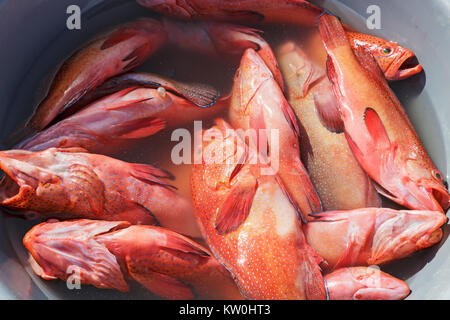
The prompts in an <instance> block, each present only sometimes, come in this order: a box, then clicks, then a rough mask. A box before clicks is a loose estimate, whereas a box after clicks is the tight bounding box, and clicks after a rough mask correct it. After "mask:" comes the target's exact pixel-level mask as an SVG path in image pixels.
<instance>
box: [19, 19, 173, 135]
mask: <svg viewBox="0 0 450 320" xmlns="http://www.w3.org/2000/svg"><path fill="white" fill-rule="evenodd" d="M166 40H167V35H166V32H165V30H164V28H163V26H162V25H161V23H160V22H159V21H157V20H154V19H151V18H141V19H138V20H136V21H132V22H129V23H125V24H123V25H120V26H118V27H117V28H115V29H114V30H112V31H110V32H107V33H106V34H104V35H102V36H100V37H98V38H97V39H95V40H93V41H92V42H90V43H89V44H88V45H86V46H85V47H84V48H82V49H80V50H79V51H77V52H76V53H75V54H73V55H72V56H71V57H70V58H69V59H67V60H66V61H65V62H64V64H63V65H62V66H61V67H60V68H59V70H58V72H57V73H56V76H55V77H54V79H53V81H52V84H51V87H50V89H49V92H48V94H47V96H46V97H45V99H44V100H43V101H42V102H41V103H40V104H39V105H38V106H37V108H36V110H35V112H34V114H33V115H32V117H31V118H30V120H29V121H28V123H27V124H26V126H25V128H24V129H23V130H22V131H21V132H17V133H16V136H23V137H26V136H29V135H30V134H33V133H35V132H36V131H40V130H42V129H44V128H45V127H46V126H47V125H48V124H50V122H51V121H52V120H53V119H54V118H55V117H56V116H57V115H58V114H59V113H60V112H61V111H63V110H64V109H66V108H69V107H70V106H71V105H72V104H74V103H76V102H77V101H78V100H79V99H80V98H82V97H83V96H84V95H85V94H86V93H87V92H89V91H91V90H92V89H94V88H95V87H97V86H98V85H100V84H102V83H103V82H104V81H105V80H106V79H108V78H110V77H113V76H115V75H118V74H121V73H125V72H127V71H129V70H131V69H133V68H135V67H137V66H139V65H140V64H142V63H143V62H144V61H145V60H146V59H147V58H148V57H150V56H151V55H152V54H153V53H154V52H155V51H156V50H158V49H159V48H160V47H161V46H162V45H163V44H164V43H165V42H166Z"/></svg>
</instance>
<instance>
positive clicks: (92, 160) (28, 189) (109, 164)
mask: <svg viewBox="0 0 450 320" xmlns="http://www.w3.org/2000/svg"><path fill="white" fill-rule="evenodd" d="M85 151H86V150H84V149H81V148H67V149H56V148H51V149H46V150H44V151H40V152H31V151H25V150H10V151H1V152H0V169H1V170H3V171H4V172H5V173H6V175H5V176H4V177H3V178H2V179H1V181H0V206H3V207H6V208H9V209H13V210H22V211H31V212H36V213H38V214H40V215H41V216H43V217H47V218H53V217H54V218H61V219H69V218H88V219H101V220H114V221H120V220H124V221H129V222H130V223H132V224H150V225H161V226H163V227H166V228H169V229H171V230H174V231H176V232H180V233H183V234H186V235H190V236H193V237H201V234H200V231H199V229H198V226H197V223H196V221H195V218H194V214H193V210H192V206H191V203H190V201H189V200H187V199H185V198H182V197H180V196H179V195H177V193H175V192H174V191H173V190H172V188H171V186H169V185H168V184H167V183H166V182H164V181H163V180H161V178H168V177H170V176H169V175H168V173H166V172H163V171H161V170H159V169H157V168H154V167H152V166H150V165H145V164H134V163H126V162H123V161H120V160H116V159H113V158H110V157H106V156H102V155H98V154H90V153H86V152H85Z"/></svg>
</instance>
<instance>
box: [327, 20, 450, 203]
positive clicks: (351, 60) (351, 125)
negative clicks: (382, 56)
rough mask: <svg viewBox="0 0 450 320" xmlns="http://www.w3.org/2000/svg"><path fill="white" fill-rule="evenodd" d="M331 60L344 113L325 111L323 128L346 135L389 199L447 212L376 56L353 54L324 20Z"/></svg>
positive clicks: (336, 27)
mask: <svg viewBox="0 0 450 320" xmlns="http://www.w3.org/2000/svg"><path fill="white" fill-rule="evenodd" d="M319 30H320V33H321V35H322V38H323V42H324V44H325V47H326V50H327V52H328V55H329V58H328V62H327V70H328V77H329V79H330V81H331V82H332V85H333V91H334V93H335V96H336V98H337V100H338V107H336V108H327V109H323V108H322V110H320V111H319V114H320V115H321V116H322V122H323V123H325V124H326V125H327V126H328V128H330V129H331V130H335V131H338V132H342V131H344V130H345V134H346V137H347V140H348V142H349V145H350V148H351V149H352V152H353V154H354V155H355V157H356V159H357V160H358V162H359V163H360V165H361V166H362V167H363V169H364V170H365V171H366V172H367V174H368V175H369V176H370V177H371V178H372V179H373V180H375V181H376V182H377V183H378V184H379V185H380V187H379V188H378V190H379V192H380V193H382V194H383V195H384V196H386V197H387V198H389V199H391V200H393V201H395V202H397V203H399V204H401V205H404V206H406V207H408V208H410V209H416V210H432V211H441V212H442V211H443V210H446V209H447V208H448V207H449V205H450V195H449V193H448V191H447V189H446V188H445V186H444V183H443V175H442V173H440V172H439V171H438V170H437V169H436V167H435V166H434V164H433V163H432V161H431V159H430V158H429V156H428V155H427V153H426V151H425V149H424V147H423V145H422V143H421V142H420V139H419V137H418V136H417V133H416V132H415V130H414V128H413V126H412V124H411V123H410V121H409V119H408V116H407V115H406V113H405V111H404V109H403V107H402V106H401V104H400V102H399V101H398V99H397V97H396V96H395V94H394V93H393V92H392V90H391V89H390V88H389V86H388V84H387V82H386V80H385V79H384V77H383V74H382V73H381V70H380V68H379V67H378V65H377V64H376V62H375V60H374V58H373V57H372V56H371V55H370V53H369V52H368V51H367V50H366V49H364V48H362V47H359V48H357V49H356V55H355V53H354V52H353V50H352V49H351V46H350V44H349V42H348V39H347V37H346V34H345V32H344V29H343V27H342V25H341V23H340V21H339V20H338V19H337V18H336V17H334V16H331V15H323V16H322V17H321V18H320V19H319Z"/></svg>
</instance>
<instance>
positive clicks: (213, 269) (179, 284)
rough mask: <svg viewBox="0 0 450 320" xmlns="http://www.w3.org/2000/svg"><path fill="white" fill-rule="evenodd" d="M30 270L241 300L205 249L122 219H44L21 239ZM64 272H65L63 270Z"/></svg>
mask: <svg viewBox="0 0 450 320" xmlns="http://www.w3.org/2000/svg"><path fill="white" fill-rule="evenodd" d="M23 243H24V245H25V247H26V248H27V250H28V251H29V252H30V256H31V257H30V260H31V264H32V266H33V270H34V271H35V273H36V274H38V275H39V276H41V277H42V278H43V279H47V280H51V279H62V280H65V281H67V279H68V277H69V276H71V277H73V272H77V273H78V274H79V276H80V278H81V279H79V280H80V281H81V283H82V284H89V285H94V286H96V287H98V288H101V289H115V290H120V291H122V292H127V291H129V284H128V282H129V281H130V280H132V281H136V282H138V283H139V284H141V285H142V286H144V287H145V288H146V289H147V290H149V291H151V292H152V293H154V294H156V295H157V296H159V297H163V298H166V299H194V298H200V299H233V300H234V299H242V296H241V295H240V294H239V290H238V289H237V287H236V285H235V284H234V282H233V279H232V278H231V276H230V274H229V273H228V271H227V270H226V269H225V268H224V267H223V266H222V265H220V263H219V262H218V261H217V260H216V259H215V258H214V257H212V255H211V253H210V252H209V251H208V250H206V249H205V248H203V247H202V246H200V245H198V244H197V243H195V242H193V241H192V240H190V239H188V238H186V237H184V236H182V235H179V234H177V233H175V232H173V231H170V230H166V229H163V228H160V227H154V226H141V225H140V226H137V225H130V223H129V222H125V221H118V222H112V221H100V220H99V221H96V220H86V219H82V220H72V221H64V222H57V221H51V222H45V223H41V224H39V225H37V226H35V227H34V228H33V229H31V230H30V231H29V232H28V233H27V234H26V235H25V237H24V239H23ZM68 270H70V272H69V273H68Z"/></svg>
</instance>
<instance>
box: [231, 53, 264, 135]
mask: <svg viewBox="0 0 450 320" xmlns="http://www.w3.org/2000/svg"><path fill="white" fill-rule="evenodd" d="M271 79H273V75H272V73H271V72H270V70H269V68H268V67H267V66H266V64H265V63H264V62H263V60H262V59H261V58H259V56H258V54H257V53H256V51H255V50H253V49H247V50H246V51H245V53H244V55H243V56H242V59H241V64H240V66H239V69H238V70H237V72H236V74H235V77H234V85H233V95H232V98H231V106H230V112H231V118H235V119H236V118H237V119H242V118H243V117H245V118H248V116H249V114H250V113H251V112H252V110H250V109H249V106H250V103H251V101H252V99H253V98H255V97H256V95H257V93H258V91H259V89H260V88H261V87H262V85H263V84H264V83H265V82H266V81H268V80H271ZM242 127H247V126H242Z"/></svg>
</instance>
